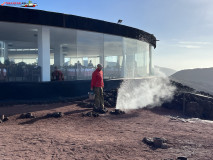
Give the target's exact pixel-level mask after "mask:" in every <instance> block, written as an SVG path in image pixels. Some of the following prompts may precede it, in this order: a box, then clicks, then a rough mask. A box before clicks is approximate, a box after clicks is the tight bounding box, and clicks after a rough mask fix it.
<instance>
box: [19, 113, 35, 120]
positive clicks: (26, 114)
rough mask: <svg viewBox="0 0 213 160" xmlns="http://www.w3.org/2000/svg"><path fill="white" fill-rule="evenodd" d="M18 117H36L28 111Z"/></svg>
mask: <svg viewBox="0 0 213 160" xmlns="http://www.w3.org/2000/svg"><path fill="white" fill-rule="evenodd" d="M19 118H21V119H24V118H36V117H35V116H34V115H33V114H32V113H30V112H29V113H22V114H21V115H20V117H19Z"/></svg>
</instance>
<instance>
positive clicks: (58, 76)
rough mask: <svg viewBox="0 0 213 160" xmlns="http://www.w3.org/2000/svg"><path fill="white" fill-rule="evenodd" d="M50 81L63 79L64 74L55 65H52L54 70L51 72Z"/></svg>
mask: <svg viewBox="0 0 213 160" xmlns="http://www.w3.org/2000/svg"><path fill="white" fill-rule="evenodd" d="M51 80H52V81H63V80H64V75H63V73H62V72H61V71H60V70H58V68H57V66H55V67H54V71H53V72H52V78H51Z"/></svg>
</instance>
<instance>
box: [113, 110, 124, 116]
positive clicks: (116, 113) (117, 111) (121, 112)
mask: <svg viewBox="0 0 213 160" xmlns="http://www.w3.org/2000/svg"><path fill="white" fill-rule="evenodd" d="M110 114H114V115H120V114H125V112H124V111H122V110H120V109H115V111H111V112H110Z"/></svg>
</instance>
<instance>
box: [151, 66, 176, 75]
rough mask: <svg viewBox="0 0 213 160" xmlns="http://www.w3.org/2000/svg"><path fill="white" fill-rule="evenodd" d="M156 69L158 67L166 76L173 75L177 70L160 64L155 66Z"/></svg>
mask: <svg viewBox="0 0 213 160" xmlns="http://www.w3.org/2000/svg"><path fill="white" fill-rule="evenodd" d="M154 68H155V70H156V69H157V70H158V71H160V72H162V73H163V74H165V75H166V76H168V77H169V76H171V75H172V74H174V73H175V72H177V71H176V70H174V69H170V68H165V67H159V66H154Z"/></svg>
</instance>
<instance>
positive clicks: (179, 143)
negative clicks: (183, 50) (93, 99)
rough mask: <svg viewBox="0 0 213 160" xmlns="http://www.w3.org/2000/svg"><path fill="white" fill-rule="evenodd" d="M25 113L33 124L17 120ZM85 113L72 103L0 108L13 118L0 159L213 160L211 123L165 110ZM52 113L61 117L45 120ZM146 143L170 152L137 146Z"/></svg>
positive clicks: (3, 129) (3, 131)
mask: <svg viewBox="0 0 213 160" xmlns="http://www.w3.org/2000/svg"><path fill="white" fill-rule="evenodd" d="M26 110H27V111H28V112H29V111H33V113H34V114H35V115H36V117H37V118H35V119H17V118H18V117H19V115H20V113H21V112H23V111H26ZM89 110H90V109H89V108H82V107H79V106H77V105H76V104H71V103H70V104H69V103H67V104H65V103H64V104H48V105H33V106H28V105H19V106H11V107H9V106H8V107H1V108H0V113H4V114H6V115H11V116H10V117H9V119H10V120H9V121H7V122H4V123H2V124H0V137H1V138H0V159H5V160H6V159H7V160H10V159H11V160H19V159H20V160H25V159H26V160H31V159H32V160H33V159H35V160H40V159H41V160H44V159H45V160H46V159H47V160H58V159H61V160H66V159H67V160H71V159H72V160H73V159H76V160H81V159H82V160H85V159H92V160H93V159H94V160H100V159H106V160H107V159H112V160H116V159H122V160H123V159H125V160H143V159H147V160H155V159H156V160H159V159H175V158H177V157H178V156H186V157H187V158H188V159H193V160H194V159H200V160H210V159H213V136H212V135H213V130H212V128H213V123H211V122H208V121H200V120H193V121H186V122H184V121H182V120H178V119H171V118H170V117H169V116H168V115H169V114H170V111H167V110H163V109H160V110H159V109H157V110H155V111H150V110H143V109H141V110H135V111H132V112H130V113H127V114H125V115H120V116H115V115H110V114H106V115H103V116H100V117H97V118H95V117H93V118H91V117H82V116H81V114H82V113H83V112H88V111H89ZM55 111H60V112H63V113H64V114H65V115H64V116H63V117H62V118H48V119H47V118H43V117H44V116H45V115H46V114H47V113H52V112H55ZM172 114H175V113H172ZM144 137H165V138H166V139H168V144H169V146H170V148H168V149H152V148H150V147H149V146H147V145H146V144H144V143H143V142H142V141H141V140H142V139H143V138H144Z"/></svg>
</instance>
